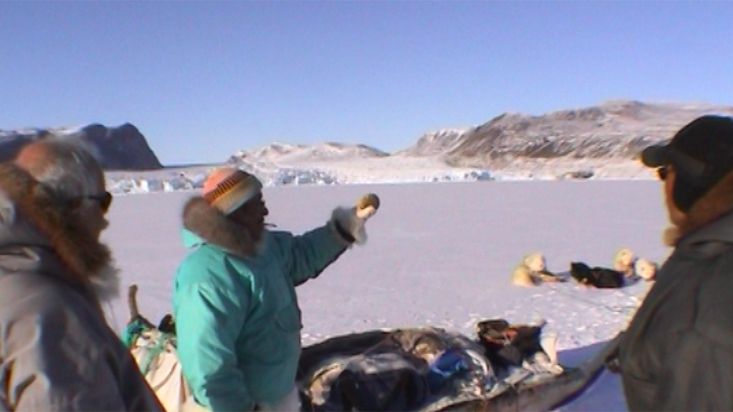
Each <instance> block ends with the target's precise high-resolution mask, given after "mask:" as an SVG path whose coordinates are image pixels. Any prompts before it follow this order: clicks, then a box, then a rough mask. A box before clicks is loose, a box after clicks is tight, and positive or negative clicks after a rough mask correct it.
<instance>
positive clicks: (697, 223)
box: [664, 172, 733, 246]
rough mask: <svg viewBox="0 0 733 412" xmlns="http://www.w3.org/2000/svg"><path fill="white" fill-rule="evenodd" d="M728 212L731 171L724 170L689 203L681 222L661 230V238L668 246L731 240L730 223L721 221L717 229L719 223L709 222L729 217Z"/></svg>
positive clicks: (732, 195)
mask: <svg viewBox="0 0 733 412" xmlns="http://www.w3.org/2000/svg"><path fill="white" fill-rule="evenodd" d="M731 214H733V172H730V173H728V175H726V176H725V177H724V178H723V179H721V180H720V181H719V182H718V183H716V184H715V185H714V186H713V187H712V188H711V189H710V190H709V191H708V192H707V193H706V194H705V195H703V196H702V197H701V198H700V199H699V200H698V201H696V202H695V203H694V204H693V205H692V207H691V208H690V210H689V211H688V212H687V219H686V220H685V222H684V223H683V224H682V225H680V226H679V227H678V226H674V227H670V228H668V229H667V230H665V233H664V242H665V243H666V244H667V245H669V246H676V245H678V243H681V242H684V243H694V242H698V241H704V240H719V241H725V242H733V230H732V229H733V226H731V225H728V224H723V225H722V226H723V228H722V230H721V229H720V228H718V226H721V225H717V224H716V225H714V226H712V225H710V224H711V223H713V222H716V221H718V220H721V221H728V220H732V219H733V218H731V219H728V217H727V216H729V215H731ZM724 216H725V218H724ZM708 226H711V227H708Z"/></svg>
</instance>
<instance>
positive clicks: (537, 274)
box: [512, 252, 558, 287]
mask: <svg viewBox="0 0 733 412" xmlns="http://www.w3.org/2000/svg"><path fill="white" fill-rule="evenodd" d="M557 280H558V279H557V277H556V276H555V275H553V274H552V273H550V272H548V271H547V263H546V261H545V256H544V255H543V254H542V253H540V252H534V253H530V254H528V255H526V256H525V257H524V258H523V259H522V261H521V262H520V263H519V264H518V265H517V266H516V267H515V268H514V271H513V272H512V283H513V284H515V285H517V286H524V287H529V286H536V285H538V284H540V283H542V282H556V281H557Z"/></svg>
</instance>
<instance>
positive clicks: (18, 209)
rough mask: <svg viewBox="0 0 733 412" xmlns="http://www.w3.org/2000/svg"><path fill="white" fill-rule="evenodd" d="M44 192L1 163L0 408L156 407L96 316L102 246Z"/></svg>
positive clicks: (105, 274) (104, 273)
mask: <svg viewBox="0 0 733 412" xmlns="http://www.w3.org/2000/svg"><path fill="white" fill-rule="evenodd" d="M42 192H43V191H42V190H40V187H39V186H37V185H36V184H35V181H33V180H32V178H31V177H30V176H28V175H27V174H25V172H23V171H21V170H19V169H17V168H15V167H12V166H9V165H2V166H0V411H112V410H114V411H158V410H162V407H161V406H160V404H159V403H158V401H157V399H156V398H155V395H154V394H153V392H152V391H151V389H150V387H149V386H148V385H147V383H146V382H145V380H144V378H143V377H142V376H141V375H140V372H139V371H138V368H137V366H136V364H135V362H134V360H133V359H132V357H131V356H130V354H129V353H128V352H127V350H126V349H125V347H124V346H123V345H122V343H121V341H120V340H119V338H118V337H117V336H116V334H115V333H114V332H113V331H112V330H111V329H110V328H109V327H108V326H107V323H106V321H105V319H104V315H103V312H102V310H101V307H100V304H99V300H98V297H97V293H96V292H95V290H96V289H99V290H100V291H101V290H102V289H104V288H105V287H108V286H104V284H105V283H106V282H107V280H108V278H109V276H110V274H112V273H113V271H111V270H110V266H109V261H110V255H109V251H108V250H107V248H106V247H105V246H104V245H102V244H101V243H99V242H98V241H97V240H96V239H93V238H91V237H90V236H89V235H86V234H84V233H83V232H81V231H80V230H79V229H78V226H79V225H75V224H74V223H73V222H72V221H70V220H69V219H67V218H65V217H64V216H63V215H62V214H60V213H59V210H60V209H58V206H59V205H58V204H54V200H53V199H52V197H50V196H49V197H44V196H41V193H42ZM37 195H38V196H37ZM94 284H97V285H98V286H99V287H98V288H95V286H93V285H94Z"/></svg>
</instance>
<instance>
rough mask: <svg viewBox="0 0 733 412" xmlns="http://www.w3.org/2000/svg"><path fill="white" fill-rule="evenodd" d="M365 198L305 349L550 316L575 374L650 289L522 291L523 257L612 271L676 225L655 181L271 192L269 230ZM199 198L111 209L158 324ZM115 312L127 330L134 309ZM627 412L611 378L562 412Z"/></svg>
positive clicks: (311, 290)
mask: <svg viewBox="0 0 733 412" xmlns="http://www.w3.org/2000/svg"><path fill="white" fill-rule="evenodd" d="M192 173H193V172H192ZM366 192H375V193H377V194H379V195H380V197H381V200H382V207H381V209H380V211H379V213H378V214H377V215H376V216H375V217H374V218H373V219H372V220H370V221H369V223H368V232H369V241H368V243H367V244H366V245H365V246H362V247H354V248H353V250H351V251H349V252H348V253H346V254H344V255H343V256H342V257H341V259H340V260H338V261H337V262H336V263H334V264H333V265H332V266H331V267H329V268H328V269H327V270H326V271H324V273H323V274H322V275H321V277H320V278H318V279H316V280H313V281H311V282H309V283H307V284H305V285H303V286H301V287H299V288H298V294H299V299H300V305H301V308H302V310H303V323H304V329H303V339H304V343H305V344H309V343H314V342H317V341H320V340H322V339H325V338H327V337H330V336H335V335H339V334H345V333H350V332H355V331H364V330H368V329H374V328H391V327H402V326H422V325H433V326H439V327H443V328H447V329H452V330H457V331H460V332H463V333H465V334H467V335H470V336H473V333H474V332H473V327H474V324H475V323H476V322H477V321H479V320H482V319H489V318H506V319H508V320H510V321H512V322H520V323H521V322H531V321H536V320H538V319H540V318H543V319H545V320H546V321H547V326H546V330H551V331H554V332H556V333H557V334H558V335H559V349H560V351H561V353H560V360H561V361H562V362H565V363H567V364H577V363H579V362H581V361H582V360H583V359H586V358H587V357H589V356H590V355H591V354H593V353H594V352H595V351H596V350H598V349H599V348H600V347H601V346H602V343H603V342H604V341H606V340H608V339H610V338H611V337H613V336H614V335H615V334H616V333H617V332H618V331H619V330H620V329H622V328H623V327H624V326H625V325H626V323H627V322H628V319H629V316H630V315H631V313H632V311H633V309H634V307H635V306H636V305H637V304H638V299H637V296H638V295H639V294H641V293H643V291H644V289H645V288H646V285H644V284H637V285H633V286H630V287H627V288H624V289H619V290H595V289H587V288H584V287H581V286H579V285H577V284H575V283H564V284H557V285H544V286H541V287H536V288H530V289H525V288H520V287H516V286H513V285H511V284H510V282H509V277H510V273H511V271H512V269H513V267H514V266H515V265H516V264H517V263H518V262H519V260H520V259H521V258H522V256H523V255H524V254H526V253H528V252H531V251H541V252H543V253H544V254H545V256H546V257H547V261H548V268H549V269H550V270H552V271H556V272H562V271H567V270H568V269H569V264H570V262H571V261H583V262H586V263H589V264H591V265H599V266H610V265H611V260H612V257H613V255H614V253H615V252H616V250H617V249H619V248H620V247H624V246H626V247H630V248H631V249H633V250H634V251H635V252H636V253H637V254H638V255H640V256H642V257H646V258H648V259H651V260H654V261H657V262H660V261H662V260H664V259H665V257H666V256H667V254H668V253H669V249H667V248H665V247H664V246H662V244H661V241H660V239H661V236H660V233H661V230H662V228H663V227H664V224H665V221H666V219H665V214H664V211H663V209H662V202H661V189H660V186H659V184H658V182H653V181H649V180H627V181H624V180H615V181H594V180H589V181H495V182H472V183H423V184H383V185H358V184H354V185H330V186H319V185H308V186H271V187H267V188H266V189H265V199H266V201H267V204H268V208H269V210H270V216H269V221H270V222H272V223H275V224H277V225H278V227H279V228H281V229H285V230H290V231H293V232H296V233H300V232H303V231H305V230H308V229H309V228H312V227H315V226H317V225H320V224H322V223H324V222H325V221H326V220H327V219H328V217H329V216H330V212H331V209H332V208H333V207H335V206H337V205H349V204H351V203H353V201H354V200H355V199H357V198H358V197H359V195H361V194H363V193H366ZM194 193H196V192H193V191H178V192H171V193H151V194H147V195H130V196H117V197H116V198H115V200H114V203H113V205H112V208H111V212H110V220H111V225H110V227H109V229H108V230H107V231H106V232H105V234H104V239H105V240H106V241H107V242H108V243H109V244H110V245H111V247H112V249H113V251H114V254H115V257H116V259H117V263H118V265H119V267H120V268H121V269H122V278H123V290H126V287H127V286H128V285H129V284H131V283H133V282H134V283H137V284H138V285H139V286H140V292H139V297H138V300H139V303H140V308H141V311H142V312H143V314H145V315H146V316H148V317H149V318H151V319H154V320H157V319H159V318H160V317H161V316H162V315H163V314H164V313H166V312H168V311H170V300H171V286H172V282H173V277H174V274H175V269H176V266H177V265H178V262H180V260H181V259H182V258H183V256H184V254H185V252H186V251H185V250H184V248H183V246H182V245H181V242H180V238H179V229H180V216H181V210H182V206H183V203H184V202H185V201H186V199H188V198H189V197H190V196H191V195H193V194H194ZM123 295H124V293H123ZM107 310H108V311H109V312H110V313H109V317H110V320H111V322H112V323H113V324H114V325H115V327H116V328H117V329H118V330H120V329H122V327H123V326H124V323H125V322H126V319H127V305H126V302H125V301H124V299H119V300H116V301H114V302H112V304H111V305H110V306H109V307H108V308H107ZM624 409H625V406H624V401H623V394H622V392H621V388H620V383H619V380H618V378H617V377H615V376H613V375H604V376H603V377H602V378H601V380H600V381H599V382H597V383H596V385H595V386H594V387H593V388H591V390H590V391H589V392H587V393H586V394H585V395H584V396H582V397H581V398H580V399H578V400H576V401H575V402H573V403H572V404H571V405H569V406H567V407H565V408H563V410H569V411H589V410H598V411H609V410H624Z"/></svg>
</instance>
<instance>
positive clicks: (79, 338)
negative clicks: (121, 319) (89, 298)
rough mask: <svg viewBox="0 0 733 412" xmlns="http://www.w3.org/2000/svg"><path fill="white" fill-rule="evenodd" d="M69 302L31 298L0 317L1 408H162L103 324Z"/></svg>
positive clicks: (87, 308)
mask: <svg viewBox="0 0 733 412" xmlns="http://www.w3.org/2000/svg"><path fill="white" fill-rule="evenodd" d="M68 297H69V296H65V297H64V298H65V299H59V295H58V294H54V293H50V294H47V293H46V294H44V293H40V294H34V295H33V296H30V297H27V301H26V302H17V301H16V302H15V303H16V304H15V305H13V307H14V308H17V309H15V310H9V311H5V312H4V313H3V315H4V316H3V319H2V320H1V322H2V330H1V332H2V342H3V343H2V347H0V349H2V353H1V354H0V360H2V370H0V381H2V382H1V383H2V385H0V388H2V389H1V391H2V392H1V393H2V395H1V396H0V397H2V402H0V405H3V407H6V408H10V409H11V410H14V411H90V410H95V411H102V410H117V411H125V410H153V411H156V410H161V407H160V404H159V403H158V401H157V399H156V398H155V395H154V394H153V393H152V391H151V390H150V388H149V386H148V385H147V383H146V382H145V381H144V378H143V377H142V375H140V373H139V371H138V369H137V367H136V366H135V364H134V360H133V359H132V357H131V356H130V354H129V353H128V352H127V351H126V350H125V348H124V346H123V345H122V343H121V341H120V340H119V339H118V338H117V336H116V335H115V334H114V333H113V332H112V331H111V330H110V329H109V328H108V327H107V325H106V323H104V320H103V318H101V317H100V316H99V314H97V313H95V312H94V311H92V310H91V309H92V306H91V305H88V304H86V302H85V301H84V300H83V299H82V298H81V297H77V296H72V297H71V300H68V299H66V298H68ZM77 298H78V299H77Z"/></svg>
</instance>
